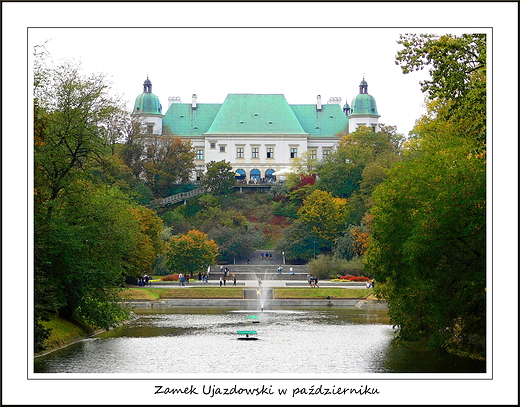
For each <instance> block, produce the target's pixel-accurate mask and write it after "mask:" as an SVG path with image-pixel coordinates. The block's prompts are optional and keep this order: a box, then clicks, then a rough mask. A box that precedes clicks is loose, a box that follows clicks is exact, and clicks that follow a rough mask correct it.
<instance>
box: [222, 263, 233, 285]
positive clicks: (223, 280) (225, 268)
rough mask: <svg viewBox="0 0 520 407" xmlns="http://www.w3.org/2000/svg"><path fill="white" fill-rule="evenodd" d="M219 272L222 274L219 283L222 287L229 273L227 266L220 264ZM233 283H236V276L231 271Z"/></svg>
mask: <svg viewBox="0 0 520 407" xmlns="http://www.w3.org/2000/svg"><path fill="white" fill-rule="evenodd" d="M220 272H221V273H222V276H221V277H220V280H219V284H220V286H221V287H222V286H223V285H226V282H227V275H228V274H229V267H227V266H226V267H224V266H220ZM233 285H237V278H236V276H235V274H234V273H233Z"/></svg>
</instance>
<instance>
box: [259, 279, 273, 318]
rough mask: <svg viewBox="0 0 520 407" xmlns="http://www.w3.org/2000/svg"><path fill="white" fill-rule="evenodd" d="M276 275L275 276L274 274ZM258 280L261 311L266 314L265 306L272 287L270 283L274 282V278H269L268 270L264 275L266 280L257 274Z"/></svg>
mask: <svg viewBox="0 0 520 407" xmlns="http://www.w3.org/2000/svg"><path fill="white" fill-rule="evenodd" d="M273 275H274V274H273ZM255 277H256V280H257V282H258V288H257V290H256V293H257V297H258V300H259V302H260V311H261V312H264V308H265V305H266V303H267V300H268V294H269V287H270V284H269V283H270V281H271V280H272V278H273V277H272V276H271V277H270V278H269V275H268V274H267V270H265V273H264V279H263V281H262V279H261V278H260V277H258V276H257V275H256V273H255Z"/></svg>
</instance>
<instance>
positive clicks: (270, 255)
mask: <svg viewBox="0 0 520 407" xmlns="http://www.w3.org/2000/svg"><path fill="white" fill-rule="evenodd" d="M260 257H262V260H271V259H272V258H273V253H269V252H266V253H260Z"/></svg>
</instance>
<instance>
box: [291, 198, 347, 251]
mask: <svg viewBox="0 0 520 407" xmlns="http://www.w3.org/2000/svg"><path fill="white" fill-rule="evenodd" d="M347 214H348V213H347V200H346V199H342V198H336V197H333V196H332V195H331V194H330V193H329V192H326V191H321V190H319V189H317V190H315V191H314V192H313V193H311V194H310V195H309V196H308V197H307V198H306V199H305V200H304V203H303V206H302V207H301V208H300V209H299V211H298V221H299V222H301V223H302V224H304V225H307V226H308V227H309V228H310V230H311V231H312V233H313V235H314V236H315V237H316V238H319V239H321V240H322V241H323V243H322V245H326V246H328V247H330V246H332V243H334V240H336V238H337V237H338V236H339V235H340V233H341V231H342V230H343V228H344V227H345V221H346V218H347Z"/></svg>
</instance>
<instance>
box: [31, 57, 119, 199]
mask: <svg viewBox="0 0 520 407" xmlns="http://www.w3.org/2000/svg"><path fill="white" fill-rule="evenodd" d="M80 68H81V67H80V66H76V65H73V64H72V63H69V62H64V63H62V64H61V65H59V66H58V67H56V68H49V67H47V66H45V65H43V64H42V63H41V61H39V60H37V61H36V67H35V70H36V72H37V73H38V74H37V75H36V81H35V86H34V128H35V134H34V137H35V139H34V149H35V156H34V158H35V160H34V169H35V173H36V174H37V176H36V177H35V181H36V183H35V188H36V189H37V193H38V195H39V197H41V198H42V199H47V198H46V197H48V199H55V198H56V197H57V196H58V194H59V193H60V191H61V190H62V189H63V188H66V187H67V185H69V184H70V183H71V182H72V181H73V180H74V179H75V176H76V174H77V173H82V172H84V171H85V169H88V168H89V165H90V164H91V163H92V162H95V161H96V160H98V159H99V158H100V157H102V156H103V155H105V154H106V153H107V152H108V151H109V143H108V142H107V139H106V137H103V135H104V134H106V132H105V128H104V124H105V123H107V122H109V121H110V118H111V117H112V115H114V114H115V113H116V112H120V109H121V108H120V106H119V104H120V102H119V100H118V99H117V98H114V97H112V96H111V95H109V93H108V92H109V87H108V85H107V84H106V82H105V78H104V76H103V75H99V74H98V75H96V74H93V75H89V76H85V75H82V74H81V71H80Z"/></svg>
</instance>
